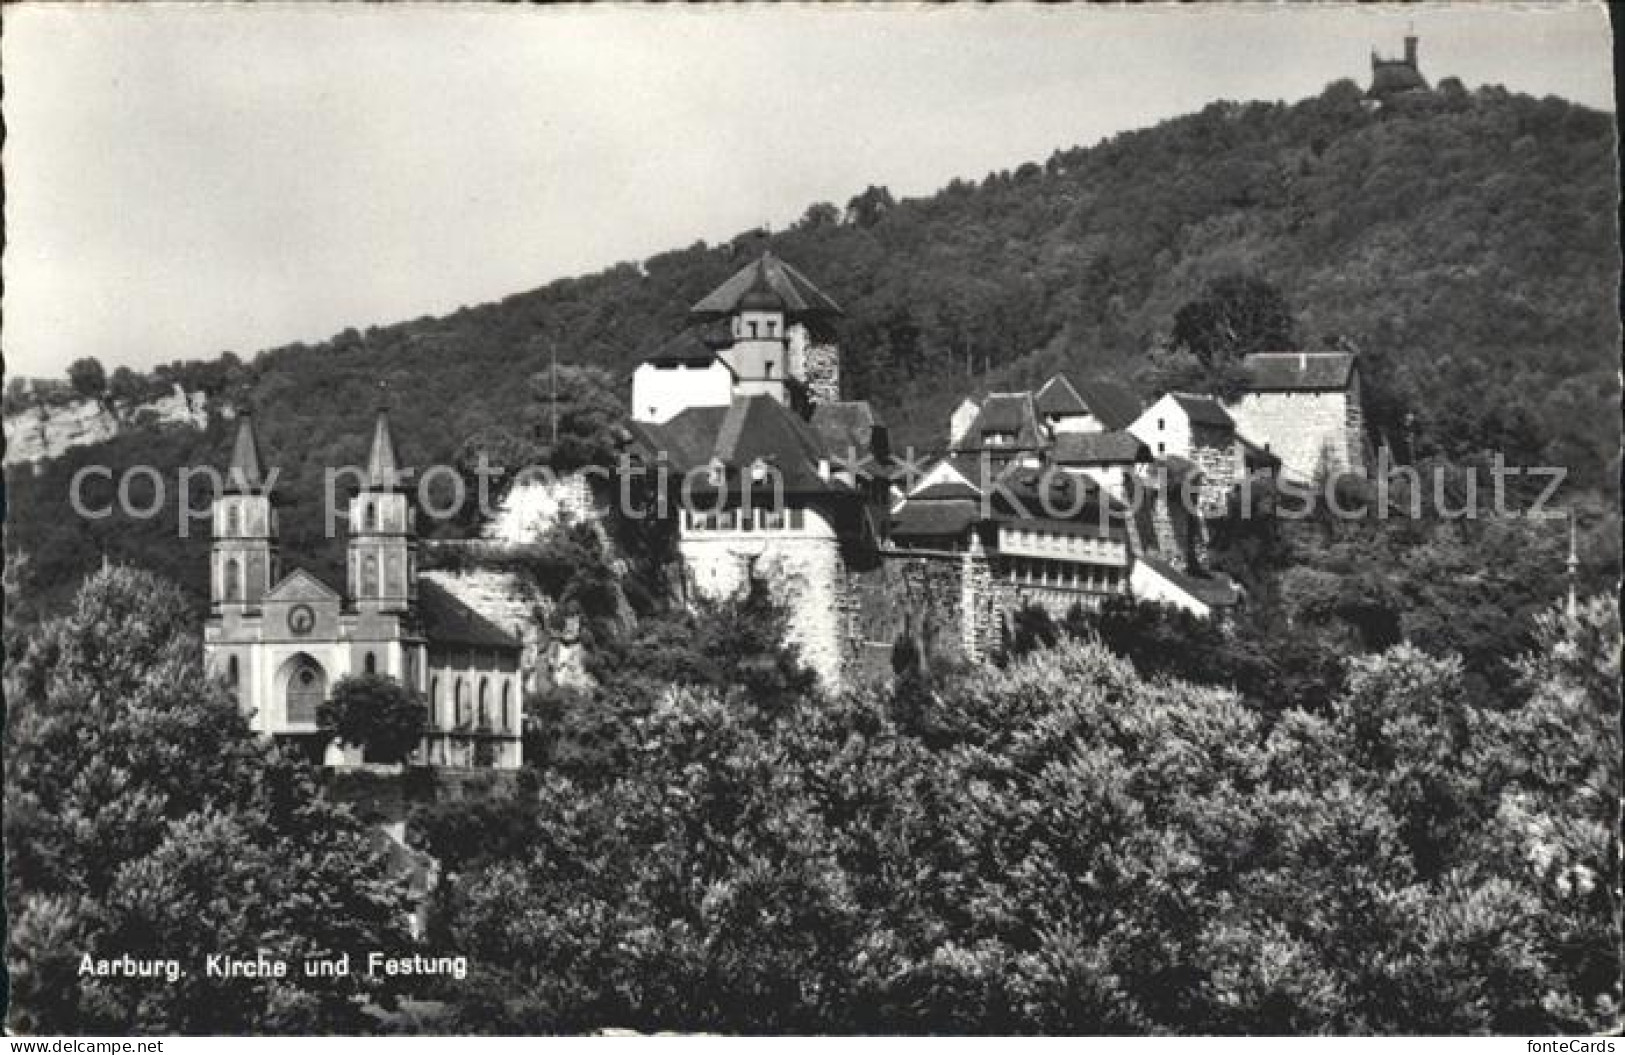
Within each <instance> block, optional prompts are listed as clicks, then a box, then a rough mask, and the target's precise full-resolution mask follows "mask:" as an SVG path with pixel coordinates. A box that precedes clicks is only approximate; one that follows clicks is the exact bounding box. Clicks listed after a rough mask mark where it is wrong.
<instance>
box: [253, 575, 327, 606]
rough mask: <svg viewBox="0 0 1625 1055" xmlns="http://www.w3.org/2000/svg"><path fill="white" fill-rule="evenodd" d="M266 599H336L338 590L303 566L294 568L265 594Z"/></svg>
mask: <svg viewBox="0 0 1625 1055" xmlns="http://www.w3.org/2000/svg"><path fill="white" fill-rule="evenodd" d="M265 599H266V600H267V601H338V600H342V598H341V597H340V596H339V592H338V591H337V590H335V589H333V588H332V587H331V586H329V585H327V584H326V583H325V582H323V581H322V580H320V579H318V578H316V576H314V575H312V574H311V573H310V572H308V571H306V570H305V569H303V568H295V569H293V571H290V572H289V573H288V574H286V575H284V576H283V577H282V581H281V582H279V583H277V584H276V585H275V586H273V587H272V588H271V592H270V593H268V594H266V595H265Z"/></svg>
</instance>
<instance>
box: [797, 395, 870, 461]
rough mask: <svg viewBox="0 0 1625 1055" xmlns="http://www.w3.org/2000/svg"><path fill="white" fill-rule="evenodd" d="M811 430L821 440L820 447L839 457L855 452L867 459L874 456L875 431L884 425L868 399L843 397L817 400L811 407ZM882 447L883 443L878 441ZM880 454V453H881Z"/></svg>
mask: <svg viewBox="0 0 1625 1055" xmlns="http://www.w3.org/2000/svg"><path fill="white" fill-rule="evenodd" d="M812 427H813V431H814V432H816V433H818V438H819V439H820V440H822V441H823V444H824V449H825V450H827V451H829V452H831V453H832V454H833V455H835V456H837V457H840V458H847V457H849V456H852V455H856V456H857V457H859V458H867V457H870V456H871V455H874V454H875V453H876V452H875V451H874V450H873V445H874V442H875V440H876V438H877V437H876V434H875V430H876V429H880V430H882V431H884V429H885V426H884V425H882V424H881V423H880V420H879V419H878V418H876V417H875V412H874V409H873V408H871V407H870V406H869V402H868V400H862V399H845V400H839V401H836V402H833V403H820V404H818V405H817V406H815V407H813V413H812ZM882 445H883V446H884V443H883V444H882ZM882 453H883V452H882Z"/></svg>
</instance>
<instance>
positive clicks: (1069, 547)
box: [999, 528, 1118, 556]
mask: <svg viewBox="0 0 1625 1055" xmlns="http://www.w3.org/2000/svg"><path fill="white" fill-rule="evenodd" d="M999 545H1000V546H1001V547H1003V548H1006V549H1013V548H1016V547H1021V548H1022V549H1036V550H1043V551H1046V552H1049V553H1075V554H1094V555H1102V556H1103V555H1106V554H1109V553H1115V552H1116V551H1117V549H1118V545H1117V543H1115V542H1111V541H1108V540H1106V539H1098V538H1090V537H1089V536H1087V535H1062V534H1059V533H1057V532H1051V531H1035V530H1033V529H1031V528H1005V529H1004V530H1003V531H1001V532H1000V539H999Z"/></svg>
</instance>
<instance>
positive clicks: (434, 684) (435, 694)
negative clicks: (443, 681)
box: [429, 678, 440, 725]
mask: <svg viewBox="0 0 1625 1055" xmlns="http://www.w3.org/2000/svg"><path fill="white" fill-rule="evenodd" d="M429 724H431V725H439V724H440V679H439V678H430V679H429Z"/></svg>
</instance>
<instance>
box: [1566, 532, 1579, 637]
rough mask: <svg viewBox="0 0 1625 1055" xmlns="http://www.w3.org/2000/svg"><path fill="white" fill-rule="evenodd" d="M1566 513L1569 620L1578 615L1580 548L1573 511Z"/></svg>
mask: <svg viewBox="0 0 1625 1055" xmlns="http://www.w3.org/2000/svg"><path fill="white" fill-rule="evenodd" d="M1568 513H1569V559H1568V560H1567V561H1566V562H1565V563H1566V564H1567V565H1568V573H1569V603H1568V615H1569V618H1570V619H1573V618H1574V617H1575V616H1577V615H1579V614H1580V546H1579V533H1578V529H1577V528H1576V526H1575V520H1574V510H1573V509H1570V510H1569V511H1568Z"/></svg>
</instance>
